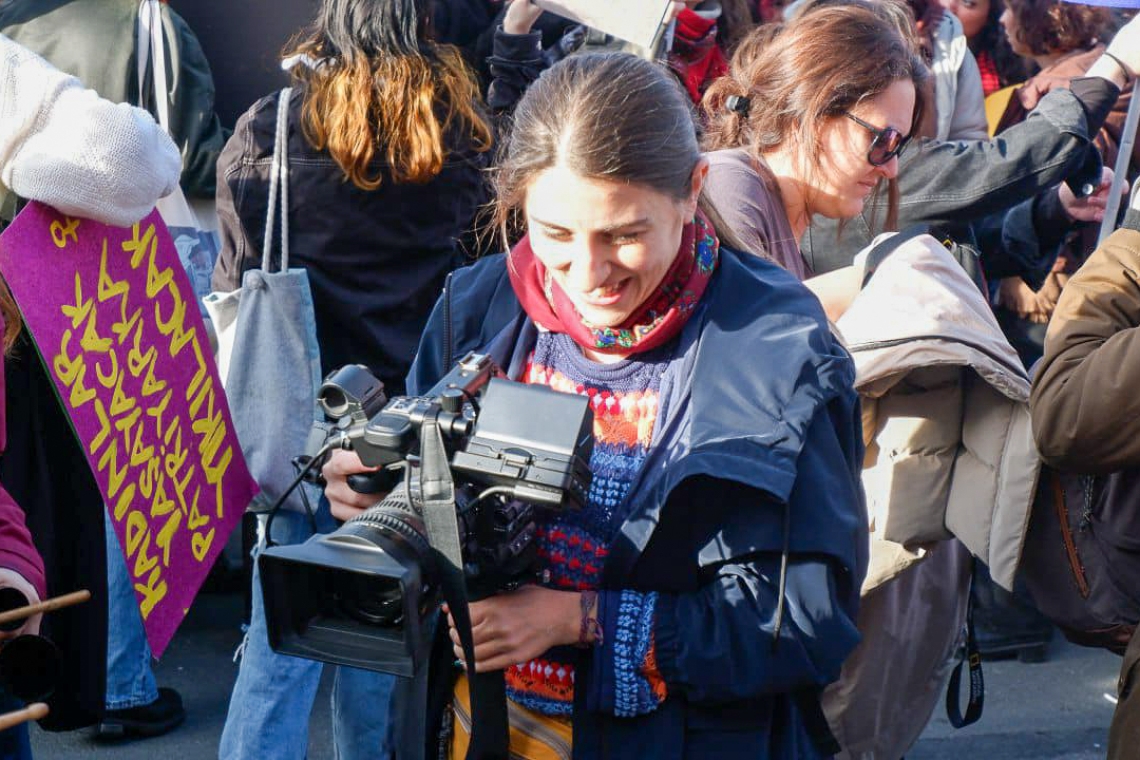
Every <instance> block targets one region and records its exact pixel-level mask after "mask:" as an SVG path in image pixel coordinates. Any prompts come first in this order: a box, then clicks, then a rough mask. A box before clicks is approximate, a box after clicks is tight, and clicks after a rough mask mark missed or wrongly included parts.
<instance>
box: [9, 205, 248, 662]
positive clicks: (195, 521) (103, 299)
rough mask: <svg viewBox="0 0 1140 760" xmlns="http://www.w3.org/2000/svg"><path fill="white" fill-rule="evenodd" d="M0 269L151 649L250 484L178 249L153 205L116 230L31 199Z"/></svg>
mask: <svg viewBox="0 0 1140 760" xmlns="http://www.w3.org/2000/svg"><path fill="white" fill-rule="evenodd" d="M0 273H2V274H3V276H4V279H5V280H7V282H8V287H9V288H10V289H11V291H12V295H13V296H14V297H15V299H16V302H17V303H18V304H19V307H20V312H21V313H22V314H23V316H24V320H25V322H26V323H27V325H28V329H29V330H30V332H31V334H32V337H33V338H34V339H35V342H36V346H37V348H38V349H39V352H40V356H41V357H42V358H43V360H44V363H45V365H46V366H47V368H48V372H49V374H50V375H51V376H52V378H53V380H54V381H55V385H56V390H57V391H58V393H59V398H60V401H61V402H62V404H63V406H64V408H65V410H66V411H67V413H68V416H69V417H70V418H71V425H72V428H73V429H74V430H75V433H76V436H77V437H78V439H79V441H80V444H81V445H82V446H83V449H84V453H85V454H86V456H87V462H88V464H89V465H90V466H91V471H92V472H93V473H94V474H95V480H96V481H97V482H98V484H99V488H100V490H101V491H102V493H103V498H104V500H105V501H106V503H107V507H108V510H109V511H110V514H111V519H112V522H114V524H115V532H116V534H117V535H118V537H119V544H120V546H121V547H122V548H123V553H124V555H125V556H126V558H127V570H128V572H129V573H130V576H131V579H132V581H133V583H134V588H135V595H136V597H137V598H138V601H139V609H140V610H141V612H142V617H143V621H144V624H145V626H146V633H147V639H148V641H149V642H150V646H151V650H152V651H153V652H154V654H155V656H156V657H157V656H160V655H161V654H162V652H163V650H165V649H166V645H167V644H168V643H170V639H171V637H173V635H174V631H175V629H177V628H178V625H179V623H181V622H182V619H183V618H184V617H185V615H186V612H187V611H188V609H189V607H190V602H191V601H192V600H193V599H194V595H195V594H196V593H197V591H198V587H199V586H200V585H201V584H202V581H203V580H204V578H205V577H206V573H207V572H208V571H209V569H210V566H211V564H212V563H213V561H214V558H215V557H216V556H217V555H218V553H219V552H220V551H221V550H222V547H223V546H224V545H225V543H226V538H227V536H229V533H230V531H231V530H232V529H233V527H234V526H235V525H236V524H237V523H238V522H239V521H240V520H241V515H242V512H243V511H244V510H245V508H246V505H247V504H249V501H250V499H252V498H253V496H254V494H255V493H256V491H257V484H256V483H255V482H254V480H253V478H252V477H251V476H250V474H249V471H248V469H247V468H246V465H245V460H244V459H243V458H242V455H241V449H240V448H239V446H238V440H237V436H236V435H235V434H234V428H233V423H232V421H231V420H230V412H229V407H228V406H227V405H226V399H225V396H224V394H223V392H222V386H221V382H220V380H219V378H218V371H217V368H216V367H215V366H214V359H213V356H212V355H211V353H210V347H209V343H208V341H207V337H206V328H205V325H204V324H203V322H202V317H201V314H200V313H199V310H198V308H197V306H196V305H195V299H194V295H193V290H192V289H191V287H190V282H189V280H188V279H187V277H186V273H185V271H184V270H183V269H182V265H181V264H180V262H179V259H178V252H177V251H176V250H175V248H174V243H173V242H172V241H171V239H170V235H169V234H168V233H167V231H166V227H165V226H164V225H163V223H162V219H161V217H160V216H159V215H158V213H157V212H151V214H150V216H148V217H147V218H146V219H144V220H142V221H141V222H139V223H138V224H136V225H134V226H133V227H131V228H129V229H127V228H118V227H108V226H106V225H104V224H99V223H98V222H93V221H90V220H87V219H73V218H68V217H65V216H64V215H62V214H60V213H59V212H57V211H55V210H54V209H51V208H49V207H47V206H44V205H42V204H38V203H32V204H30V205H29V206H28V207H27V208H26V209H24V210H23V211H22V212H21V213H20V215H19V216H18V217H17V218H16V220H15V221H14V222H13V223H12V225H11V226H10V227H9V228H8V229H7V230H5V232H4V234H3V235H0Z"/></svg>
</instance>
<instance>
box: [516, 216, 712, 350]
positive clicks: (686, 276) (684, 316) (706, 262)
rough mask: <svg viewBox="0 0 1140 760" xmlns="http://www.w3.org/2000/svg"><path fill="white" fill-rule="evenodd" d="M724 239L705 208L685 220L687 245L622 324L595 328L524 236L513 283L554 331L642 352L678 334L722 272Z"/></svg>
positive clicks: (586, 343)
mask: <svg viewBox="0 0 1140 760" xmlns="http://www.w3.org/2000/svg"><path fill="white" fill-rule="evenodd" d="M719 248H720V242H719V241H718V240H717V238H716V233H715V232H714V230H713V228H712V225H711V224H709V221H708V219H706V218H705V216H704V214H702V213H701V212H700V211H698V212H697V216H696V218H695V219H693V221H692V222H690V223H689V224H686V225H685V228H684V231H683V233H682V235H681V247H680V249H679V250H678V252H677V256H676V258H675V259H674V260H673V264H672V265H671V266H670V267H669V271H668V272H666V273H665V277H664V278H662V280H661V284H660V285H658V286H657V290H656V291H655V292H654V293H653V295H651V296H650V297H649V298H648V299H646V301H645V303H643V304H642V305H641V306H639V307H638V308H637V309H636V310H634V312H633V313H632V314H630V315H629V317H628V318H627V319H626V320H625V322H623V323H622V324H620V325H617V326H615V327H594V326H592V325H588V324H586V323H585V322H583V321H582V317H581V316H580V315H579V314H578V310H577V309H575V308H574V304H573V302H572V301H571V300H570V297H569V296H567V295H566V293H565V292H564V291H563V290H562V288H561V287H559V285H558V283H557V282H555V281H554V278H552V277H551V276H550V275H549V273H548V272H547V271H546V268H545V267H544V266H543V265H542V262H540V261H539V260H538V257H536V256H535V255H534V251H533V250H531V247H530V236H529V235H527V236H525V237H523V239H522V240H520V241H519V242H518V244H517V245H515V247H514V248H513V249H512V250H511V252H510V255H509V257H508V264H509V266H508V267H507V270H508V272H509V273H510V278H511V286H512V287H513V288H514V291H515V295H516V296H518V299H519V302H520V303H521V304H522V307H523V309H524V310H525V311H526V313H527V316H529V317H530V318H531V319H533V320H534V321H535V323H536V324H538V325H539V326H541V327H543V328H545V329H547V330H549V331H550V332H559V333H566V334H567V335H569V336H570V337H571V338H572V339H573V340H574V342H575V343H577V344H578V345H580V346H581V347H582V348H585V349H589V350H592V351H600V352H602V353H624V354H629V353H640V352H642V351H648V350H650V349H652V348H656V347H657V346H660V345H662V344H664V343H665V342H667V341H668V340H670V339H671V338H674V337H676V336H677V335H678V334H679V333H680V332H681V328H682V327H684V326H685V322H687V321H688V320H689V317H690V316H691V315H692V313H693V309H694V308H695V307H696V305H697V304H698V303H699V302H700V300H701V295H702V294H703V293H704V292H705V288H706V287H708V284H709V280H710V279H711V278H712V275H713V272H714V271H716V265H717V260H718V252H719Z"/></svg>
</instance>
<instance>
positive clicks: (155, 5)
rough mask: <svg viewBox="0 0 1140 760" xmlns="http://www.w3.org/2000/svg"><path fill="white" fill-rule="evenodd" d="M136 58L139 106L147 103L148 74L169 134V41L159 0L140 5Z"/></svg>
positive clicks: (161, 117) (157, 107) (164, 125)
mask: <svg viewBox="0 0 1140 760" xmlns="http://www.w3.org/2000/svg"><path fill="white" fill-rule="evenodd" d="M136 45H137V48H138V50H137V53H136V55H135V59H136V61H137V63H138V77H139V105H140V106H142V105H144V104H145V103H146V92H144V88H145V83H146V75H147V71H148V70H150V73H151V79H152V82H153V84H154V108H155V112H156V114H155V115H156V116H157V117H158V123H159V125H160V126H161V127H162V129H163V131H165V132H166V134H168V135H169V134H170V88H169V86H168V84H167V81H166V38H165V37H163V35H162V8H161V6H160V5H159V2H158V0H142V2H140V3H139V23H138V40H137V42H136Z"/></svg>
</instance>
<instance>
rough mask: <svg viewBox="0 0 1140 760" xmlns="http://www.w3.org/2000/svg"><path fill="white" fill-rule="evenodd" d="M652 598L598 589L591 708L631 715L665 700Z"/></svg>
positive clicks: (633, 592) (654, 707)
mask: <svg viewBox="0 0 1140 760" xmlns="http://www.w3.org/2000/svg"><path fill="white" fill-rule="evenodd" d="M657 600H658V595H657V594H656V593H652V592H650V593H642V592H639V591H603V592H601V593H600V594H599V595H598V612H599V618H600V622H601V624H602V629H603V641H604V644H603V646H601V647H599V648H598V649H597V650H595V652H594V657H593V662H592V668H593V672H592V673H591V676H592V677H591V679H590V683H591V688H590V693H589V694H588V695H587V707H588V708H589V709H590V710H594V711H598V712H604V713H612V714H613V715H617V716H618V717H633V716H636V715H644V714H645V713H648V712H652V711H653V710H656V709H657V707H658V705H660V704H661V703H662V702H663V701H665V696H666V689H665V681H664V679H663V678H662V677H661V674H660V672H659V670H658V667H657V655H656V648H655V646H654V619H655V617H656V606H657Z"/></svg>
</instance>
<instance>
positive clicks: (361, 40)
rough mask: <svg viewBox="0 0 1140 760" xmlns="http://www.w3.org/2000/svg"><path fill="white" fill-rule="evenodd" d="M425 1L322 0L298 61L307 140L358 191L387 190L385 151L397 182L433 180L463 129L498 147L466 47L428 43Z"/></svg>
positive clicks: (483, 144)
mask: <svg viewBox="0 0 1140 760" xmlns="http://www.w3.org/2000/svg"><path fill="white" fill-rule="evenodd" d="M429 22H430V8H429V6H428V3H427V0H324V2H323V3H322V5H321V11H320V14H319V15H318V18H317V21H316V23H315V24H314V26H313V27H312V29H310V30H309V32H308V33H307V36H306V37H305V38H304V39H302V40H301V41H300V42H298V43H296V44H295V45H294V46H293V47H292V50H291V51H289V53H290V54H291V55H300V56H303V57H305V58H306V59H308V61H309V63H308V65H305V64H302V65H297V66H294V67H293V77H294V79H295V80H297V81H298V83H299V84H301V85H303V87H304V98H305V100H304V106H303V108H302V123H303V128H304V133H305V137H306V138H307V139H308V140H309V142H310V143H311V144H312V145H313V147H315V148H317V149H318V150H327V151H328V152H329V154H330V155H331V156H332V158H333V160H334V161H336V163H337V166H339V167H340V168H341V170H342V171H343V172H344V174H345V176H346V177H347V178H348V179H349V180H351V181H352V183H353V184H354V185H356V186H357V187H359V188H361V189H363V190H375V189H376V188H377V187H379V186H380V183H381V180H382V175H383V174H384V173H385V172H381V171H379V170H377V169H375V168H373V167H371V166H370V165H371V164H372V162H373V160H374V158H375V156H376V154H377V152H378V151H381V152H382V155H383V159H384V162H385V171H386V173H387V174H388V175H389V176H390V177H391V179H392V181H393V182H396V183H404V182H415V183H423V182H428V181H429V180H431V179H432V178H434V177H435V176H437V175H438V174H439V173H440V172H441V171H442V170H443V163H444V160H445V158H446V156H445V153H446V147H445V140H444V137H445V135H446V134H447V133H448V131H449V130H450V129H452V128H453V127H457V128H458V129H460V130H463V131H465V132H466V133H467V135H468V139H470V140H471V142H472V143H473V144H474V146H475V149H476V150H478V151H485V150H489V149H490V148H491V142H492V134H491V128H490V126H489V125H488V124H487V121H486V120H485V119H484V117H483V113H482V100H481V97H480V94H479V86H478V83H477V82H476V80H475V77H474V75H473V74H472V72H471V71H470V69H469V68H468V67H467V65H466V64H465V63H464V62H463V59H462V57H461V56H460V54H459V51H458V50H457V49H456V48H454V47H452V46H450V45H441V44H436V43H435V42H434V41H432V40H431V39H430V23H429Z"/></svg>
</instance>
